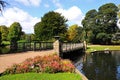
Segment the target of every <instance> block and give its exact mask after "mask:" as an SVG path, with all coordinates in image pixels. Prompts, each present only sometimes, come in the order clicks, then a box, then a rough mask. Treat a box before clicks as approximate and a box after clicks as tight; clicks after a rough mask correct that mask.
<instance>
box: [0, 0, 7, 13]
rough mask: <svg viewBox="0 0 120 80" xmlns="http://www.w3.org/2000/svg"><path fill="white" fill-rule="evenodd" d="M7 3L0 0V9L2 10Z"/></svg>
mask: <svg viewBox="0 0 120 80" xmlns="http://www.w3.org/2000/svg"><path fill="white" fill-rule="evenodd" d="M7 4H8V3H7V2H5V1H3V0H0V11H1V12H2V9H4V7H6V5H7Z"/></svg>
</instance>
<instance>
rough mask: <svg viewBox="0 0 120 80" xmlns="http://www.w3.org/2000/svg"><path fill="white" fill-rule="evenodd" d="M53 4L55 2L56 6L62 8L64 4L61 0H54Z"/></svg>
mask: <svg viewBox="0 0 120 80" xmlns="http://www.w3.org/2000/svg"><path fill="white" fill-rule="evenodd" d="M52 2H53V4H55V6H56V7H58V8H62V5H61V4H60V1H59V0H52Z"/></svg>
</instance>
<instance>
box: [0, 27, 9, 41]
mask: <svg viewBox="0 0 120 80" xmlns="http://www.w3.org/2000/svg"><path fill="white" fill-rule="evenodd" d="M0 28H1V37H2V41H6V40H8V39H7V36H8V32H9V31H8V28H7V27H6V26H5V25H1V26H0Z"/></svg>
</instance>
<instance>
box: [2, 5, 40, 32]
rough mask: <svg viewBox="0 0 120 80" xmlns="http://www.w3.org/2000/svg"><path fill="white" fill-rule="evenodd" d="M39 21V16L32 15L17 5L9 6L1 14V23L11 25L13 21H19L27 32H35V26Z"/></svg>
mask: <svg viewBox="0 0 120 80" xmlns="http://www.w3.org/2000/svg"><path fill="white" fill-rule="evenodd" d="M39 21H40V19H38V18H37V17H32V16H31V15H29V14H28V13H27V12H25V11H23V10H21V9H19V8H17V7H13V8H8V9H7V10H5V12H4V13H3V16H0V25H6V26H10V25H11V24H12V23H13V22H19V23H20V24H21V26H22V30H23V31H24V32H26V33H33V32H34V31H33V26H34V25H35V24H36V23H37V22H39Z"/></svg>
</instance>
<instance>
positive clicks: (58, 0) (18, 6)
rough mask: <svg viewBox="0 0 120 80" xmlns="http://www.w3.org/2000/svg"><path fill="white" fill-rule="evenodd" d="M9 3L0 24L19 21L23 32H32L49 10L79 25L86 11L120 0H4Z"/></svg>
mask: <svg viewBox="0 0 120 80" xmlns="http://www.w3.org/2000/svg"><path fill="white" fill-rule="evenodd" d="M4 1H6V2H7V3H9V5H7V7H6V8H4V10H3V13H2V14H0V25H6V26H7V27H9V26H10V25H11V24H12V23H13V22H19V23H20V24H21V26H22V30H23V31H24V32H25V33H34V25H35V24H36V23H37V22H40V21H41V17H43V16H44V14H45V13H48V12H49V11H55V12H59V13H61V15H63V16H64V17H65V18H66V19H68V22H67V24H68V25H69V26H71V25H73V24H78V25H79V26H82V25H81V21H82V19H83V18H84V16H85V14H86V13H87V11H89V10H91V9H96V10H98V8H99V7H100V6H102V5H103V4H106V3H114V4H116V5H118V4H120V0H4Z"/></svg>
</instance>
